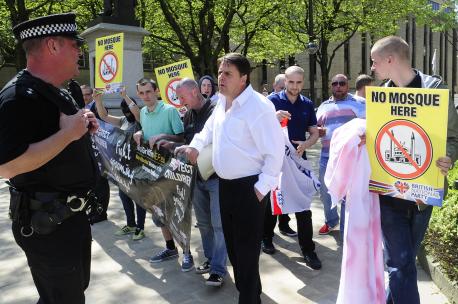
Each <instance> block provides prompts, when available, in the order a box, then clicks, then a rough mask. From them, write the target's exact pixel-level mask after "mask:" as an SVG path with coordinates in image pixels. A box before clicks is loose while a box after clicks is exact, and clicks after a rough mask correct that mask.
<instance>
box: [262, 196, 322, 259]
mask: <svg viewBox="0 0 458 304" xmlns="http://www.w3.org/2000/svg"><path fill="white" fill-rule="evenodd" d="M295 215H296V221H297V237H298V239H299V246H300V247H301V251H302V252H310V251H314V250H315V243H314V242H313V240H312V238H313V225H312V211H311V210H305V211H301V212H296V213H295ZM276 223H277V216H276V215H272V207H271V205H270V203H269V204H267V206H266V213H265V220H264V236H263V238H264V239H270V240H272V238H273V236H274V228H275V224H276Z"/></svg>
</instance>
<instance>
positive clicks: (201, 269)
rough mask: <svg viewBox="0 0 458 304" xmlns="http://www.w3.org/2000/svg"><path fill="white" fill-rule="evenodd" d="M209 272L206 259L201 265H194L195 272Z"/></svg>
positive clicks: (208, 263)
mask: <svg viewBox="0 0 458 304" xmlns="http://www.w3.org/2000/svg"><path fill="white" fill-rule="evenodd" d="M209 272H210V262H209V261H208V260H207V261H205V262H204V263H203V264H202V265H200V266H197V267H196V273H197V274H204V273H209Z"/></svg>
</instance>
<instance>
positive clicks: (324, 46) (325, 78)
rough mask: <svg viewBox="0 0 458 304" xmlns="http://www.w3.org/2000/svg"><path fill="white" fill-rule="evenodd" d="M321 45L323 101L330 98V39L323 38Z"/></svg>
mask: <svg viewBox="0 0 458 304" xmlns="http://www.w3.org/2000/svg"><path fill="white" fill-rule="evenodd" d="M320 44H321V47H320V52H321V60H320V69H321V102H323V101H325V100H327V99H328V98H329V72H330V68H328V60H329V56H328V46H329V41H327V40H324V39H323V40H321V41H320Z"/></svg>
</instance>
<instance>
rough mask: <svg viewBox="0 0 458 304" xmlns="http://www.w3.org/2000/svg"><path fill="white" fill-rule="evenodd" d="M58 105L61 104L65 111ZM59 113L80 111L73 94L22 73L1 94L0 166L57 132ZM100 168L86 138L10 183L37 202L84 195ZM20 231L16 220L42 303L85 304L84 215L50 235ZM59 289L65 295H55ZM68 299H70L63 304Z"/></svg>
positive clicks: (87, 252)
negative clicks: (23, 233) (72, 97)
mask: <svg viewBox="0 0 458 304" xmlns="http://www.w3.org/2000/svg"><path fill="white" fill-rule="evenodd" d="M51 98H53V99H52V100H51ZM56 103H59V104H61V106H60V107H61V109H59V107H58V106H57V104H56ZM61 111H62V112H63V113H65V114H67V115H70V114H74V113H76V111H77V109H76V107H75V106H74V104H73V103H72V99H71V97H70V95H68V94H66V92H64V91H61V90H58V89H57V88H55V87H53V86H52V85H50V84H46V83H45V82H43V81H41V80H40V79H38V78H35V77H33V76H32V75H30V74H29V73H28V72H27V71H22V72H20V73H19V74H18V75H17V80H16V81H14V82H10V83H9V84H8V85H7V86H6V87H5V88H4V89H3V90H2V92H1V93H0V147H1V148H0V163H2V164H3V163H6V162H8V161H11V160H13V159H15V158H16V157H18V156H20V155H21V154H23V153H24V152H25V151H26V150H27V148H28V146H29V144H32V143H35V142H39V141H41V140H44V139H46V138H48V137H50V136H51V135H53V134H54V133H56V132H57V131H59V129H60V128H59V117H60V112H61ZM97 170H98V169H97V164H96V162H95V160H94V158H93V156H92V151H91V143H90V138H89V135H88V134H86V135H85V136H83V137H82V138H81V139H79V140H77V141H74V142H72V143H71V144H69V145H68V146H67V147H66V148H65V149H64V150H63V151H62V152H61V153H59V154H58V155H57V156H56V157H55V158H53V159H52V160H50V161H49V162H48V163H46V164H44V165H43V166H41V167H40V168H38V169H36V170H33V171H31V172H27V173H23V174H19V175H17V176H15V177H13V178H12V179H11V180H10V182H11V184H12V185H13V186H14V187H15V188H16V189H18V190H19V191H21V192H25V193H27V194H28V195H29V196H30V197H31V198H35V199H37V200H47V199H49V200H52V199H55V198H57V197H62V198H63V197H65V196H68V195H73V194H74V195H79V196H84V195H86V193H87V192H88V191H89V190H90V189H91V188H93V187H94V185H95V181H96V178H97V175H98V171H97ZM21 228H22V227H21V225H19V223H18V222H13V233H14V237H15V239H16V242H17V243H18V245H19V246H21V248H22V249H23V250H24V252H25V253H26V256H27V260H28V262H29V266H30V268H31V272H32V277H33V279H34V282H35V284H36V286H37V289H38V292H39V294H40V297H41V299H42V301H44V302H43V303H83V302H84V294H83V293H82V291H84V289H85V288H87V286H88V284H89V272H90V257H91V230H90V226H89V223H88V220H87V216H86V214H85V213H84V212H77V213H75V214H74V215H73V216H71V217H69V218H68V219H66V220H64V221H63V222H62V224H60V225H58V227H57V229H56V230H55V231H54V232H52V233H50V234H47V235H39V234H38V233H33V234H32V235H31V236H30V237H24V236H23V235H22V234H21V231H20V230H21ZM26 228H27V227H26ZM26 233H28V232H26ZM53 285H54V286H53ZM56 287H57V289H58V290H60V291H62V292H64V293H65V295H64V294H62V295H59V294H55V293H54V290H55V289H56ZM81 295H83V300H82V301H81ZM60 296H62V297H63V298H60ZM67 297H68V299H72V300H71V301H70V302H68V301H67V300H64V299H67ZM58 299H61V300H59V301H56V300H58Z"/></svg>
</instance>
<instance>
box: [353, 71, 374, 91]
mask: <svg viewBox="0 0 458 304" xmlns="http://www.w3.org/2000/svg"><path fill="white" fill-rule="evenodd" d="M372 82H374V78H372V77H371V76H369V75H366V74H361V75H359V76H358V77H356V80H355V87H356V90H357V91H359V90H361V89H362V88H363V87H365V86H367V85H370V84H371V83H372Z"/></svg>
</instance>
